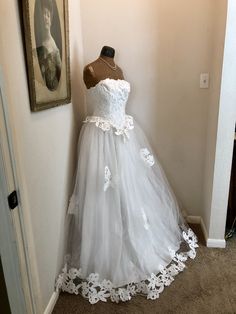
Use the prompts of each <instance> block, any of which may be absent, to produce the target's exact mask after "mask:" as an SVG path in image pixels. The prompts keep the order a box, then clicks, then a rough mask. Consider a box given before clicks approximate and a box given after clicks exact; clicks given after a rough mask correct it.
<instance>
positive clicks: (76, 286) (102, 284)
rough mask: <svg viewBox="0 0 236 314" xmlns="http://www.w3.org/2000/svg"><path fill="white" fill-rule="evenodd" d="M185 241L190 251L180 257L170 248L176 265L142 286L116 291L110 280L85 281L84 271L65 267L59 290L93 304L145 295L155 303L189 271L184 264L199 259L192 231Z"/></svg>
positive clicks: (92, 278)
mask: <svg viewBox="0 0 236 314" xmlns="http://www.w3.org/2000/svg"><path fill="white" fill-rule="evenodd" d="M182 234H183V238H184V240H185V241H186V242H187V243H188V245H189V248H190V250H189V251H187V252H181V253H177V252H175V251H174V250H172V249H170V248H169V252H170V254H171V257H172V262H171V263H170V264H169V265H168V266H166V267H164V266H161V268H160V269H161V270H160V272H159V273H158V274H157V275H155V274H154V273H152V274H151V275H150V277H148V278H147V279H146V280H142V281H140V282H138V283H133V282H131V283H129V284H127V285H125V286H123V287H120V288H115V287H114V285H113V283H112V282H111V281H110V280H106V279H104V280H102V281H100V280H99V274H97V273H91V274H90V275H89V276H88V277H87V278H86V280H85V279H81V274H82V271H81V269H79V270H78V269H76V268H71V269H69V270H68V269H67V264H65V266H64V268H63V269H62V273H61V274H60V275H59V276H58V279H57V281H56V290H57V291H59V290H60V289H61V290H62V291H66V292H69V293H74V294H82V296H83V297H84V298H86V299H88V300H89V302H90V303H91V304H95V303H97V302H98V301H103V302H106V301H107V300H108V299H110V300H111V301H112V302H116V303H118V302H119V301H123V302H125V301H128V300H130V299H131V298H132V297H133V296H135V295H137V294H144V295H146V296H147V299H152V300H155V299H157V298H159V295H160V293H161V292H162V291H163V290H164V288H165V286H169V285H170V284H171V283H172V281H173V280H174V276H176V275H177V274H178V273H179V272H181V271H183V270H184V268H185V267H186V266H185V264H184V262H185V261H186V260H187V258H188V257H190V258H191V259H194V258H195V256H196V248H197V247H198V244H197V237H196V235H195V234H194V232H193V231H192V229H191V228H189V229H188V230H187V232H185V231H183V233H182Z"/></svg>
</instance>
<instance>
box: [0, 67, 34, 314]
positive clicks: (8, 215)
mask: <svg viewBox="0 0 236 314" xmlns="http://www.w3.org/2000/svg"><path fill="white" fill-rule="evenodd" d="M0 112H1V117H0V122H1V124H2V126H0V174H1V180H0V188H1V191H0V205H1V207H0V228H1V233H0V247H1V251H0V252H1V258H2V266H3V272H4V277H5V282H6V288H7V293H8V298H9V303H10V307H11V311H12V314H21V313H22V314H25V313H27V314H28V313H29V314H34V313H36V307H35V303H34V298H33V289H32V288H33V286H32V279H31V273H30V263H29V256H28V250H27V242H26V232H25V228H24V219H23V208H22V204H21V202H20V189H19V184H18V179H17V171H16V162H15V159H14V150H13V141H12V134H11V129H10V123H9V114H8V106H7V99H6V96H5V94H4V80H3V74H2V71H1V68H0ZM13 190H16V192H17V196H18V200H19V204H18V206H17V207H16V208H15V209H14V210H10V209H9V207H8V201H7V196H8V195H9V194H10V192H12V191H13Z"/></svg>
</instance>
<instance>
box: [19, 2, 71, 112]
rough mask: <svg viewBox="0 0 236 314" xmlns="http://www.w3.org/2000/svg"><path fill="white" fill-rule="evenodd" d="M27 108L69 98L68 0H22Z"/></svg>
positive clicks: (39, 107) (57, 103) (35, 108)
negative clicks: (27, 91) (28, 100)
mask: <svg viewBox="0 0 236 314" xmlns="http://www.w3.org/2000/svg"><path fill="white" fill-rule="evenodd" d="M22 14H23V23H24V39H25V50H26V67H27V74H28V86H29V95H30V108H31V111H41V110H44V109H49V108H52V107H55V106H60V105H63V104H68V103H70V101H71V82H70V57H69V23H68V0H23V1H22Z"/></svg>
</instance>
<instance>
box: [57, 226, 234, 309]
mask: <svg viewBox="0 0 236 314" xmlns="http://www.w3.org/2000/svg"><path fill="white" fill-rule="evenodd" d="M191 228H192V229H193V230H194V231H195V232H196V234H197V236H198V239H199V244H200V247H199V248H198V249H197V257H196V258H195V259H194V260H188V261H187V263H186V266H187V268H185V270H184V271H183V272H182V273H180V274H178V275H177V276H176V277H175V280H174V282H172V284H171V285H170V286H169V287H166V288H165V290H164V291H163V292H162V293H161V295H160V298H159V299H157V300H154V301H152V300H147V299H145V298H144V297H142V296H136V297H134V298H133V299H132V300H131V301H128V302H126V303H119V304H115V303H112V302H107V303H103V302H98V303H97V304H95V305H91V304H89V302H88V301H87V300H85V299H83V298H82V297H81V296H76V295H70V294H67V293H61V294H60V296H59V299H58V301H57V303H56V306H55V308H54V311H53V314H71V313H73V314H78V313H82V314H87V313H94V314H95V313H96V314H116V313H117V314H118V313H119V314H154V313H155V314H159V313H160V314H165V313H173V314H185V313H186V314H195V313H201V314H205V313H206V314H233V313H234V314H236V236H234V238H231V239H230V240H228V241H227V247H226V249H212V248H211V249H208V248H206V246H205V243H204V240H203V235H202V232H201V230H200V227H199V225H191Z"/></svg>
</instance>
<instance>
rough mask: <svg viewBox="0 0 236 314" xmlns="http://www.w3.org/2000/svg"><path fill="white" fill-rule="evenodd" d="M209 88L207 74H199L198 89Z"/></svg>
mask: <svg viewBox="0 0 236 314" xmlns="http://www.w3.org/2000/svg"><path fill="white" fill-rule="evenodd" d="M208 87H209V73H201V74H200V88H208Z"/></svg>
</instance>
